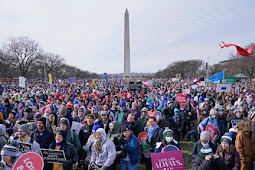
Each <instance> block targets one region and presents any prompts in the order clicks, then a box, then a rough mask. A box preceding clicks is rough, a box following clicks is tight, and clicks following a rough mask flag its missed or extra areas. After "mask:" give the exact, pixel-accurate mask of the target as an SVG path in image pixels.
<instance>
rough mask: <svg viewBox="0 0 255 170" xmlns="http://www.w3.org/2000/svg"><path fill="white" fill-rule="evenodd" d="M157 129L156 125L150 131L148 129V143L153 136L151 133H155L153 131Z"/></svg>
mask: <svg viewBox="0 0 255 170" xmlns="http://www.w3.org/2000/svg"><path fill="white" fill-rule="evenodd" d="M157 129H158V125H157V124H156V125H155V127H154V128H153V129H152V128H151V127H150V128H149V131H148V139H149V141H150V140H151V138H152V136H153V133H154V132H155V130H157Z"/></svg>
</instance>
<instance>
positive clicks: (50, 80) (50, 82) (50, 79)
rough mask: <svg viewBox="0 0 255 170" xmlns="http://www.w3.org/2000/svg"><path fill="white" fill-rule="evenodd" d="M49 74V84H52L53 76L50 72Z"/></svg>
mask: <svg viewBox="0 0 255 170" xmlns="http://www.w3.org/2000/svg"><path fill="white" fill-rule="evenodd" d="M48 75H49V84H52V76H51V74H50V73H49V74H48Z"/></svg>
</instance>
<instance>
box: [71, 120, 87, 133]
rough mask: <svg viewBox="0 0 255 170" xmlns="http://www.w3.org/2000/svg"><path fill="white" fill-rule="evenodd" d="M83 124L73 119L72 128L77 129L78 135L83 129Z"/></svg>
mask: <svg viewBox="0 0 255 170" xmlns="http://www.w3.org/2000/svg"><path fill="white" fill-rule="evenodd" d="M82 126H84V125H83V124H81V123H78V122H75V121H73V122H72V127H71V130H73V131H75V133H76V134H77V135H79V132H80V129H81V127H82Z"/></svg>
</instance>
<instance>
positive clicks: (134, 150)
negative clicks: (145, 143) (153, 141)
mask: <svg viewBox="0 0 255 170" xmlns="http://www.w3.org/2000/svg"><path fill="white" fill-rule="evenodd" d="M124 148H125V150H126V151H127V153H128V156H129V159H130V163H131V165H135V164H137V163H138V162H139V160H140V144H139V141H138V139H137V137H136V136H134V135H132V136H131V138H130V139H129V140H128V141H127V143H126V144H125V145H124Z"/></svg>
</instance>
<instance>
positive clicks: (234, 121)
mask: <svg viewBox="0 0 255 170" xmlns="http://www.w3.org/2000/svg"><path fill="white" fill-rule="evenodd" d="M241 121H242V120H239V119H233V120H231V124H232V127H237V126H238V125H239V123H241Z"/></svg>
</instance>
